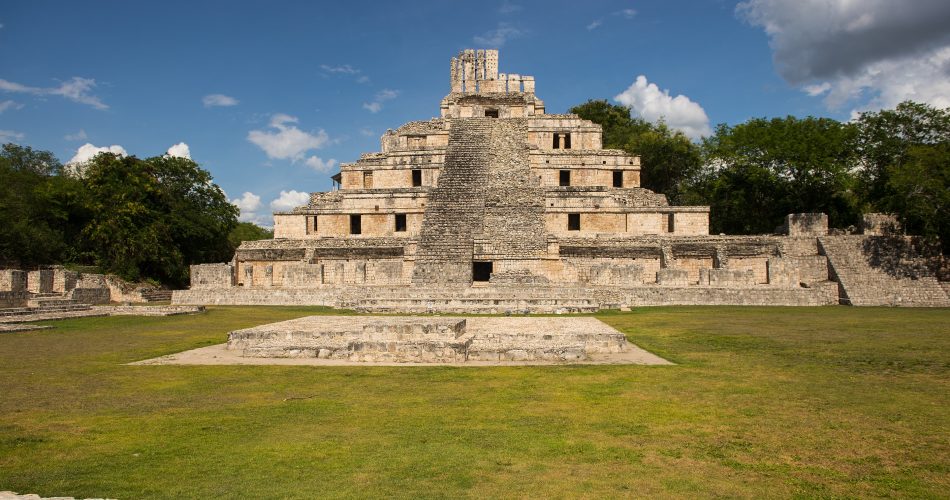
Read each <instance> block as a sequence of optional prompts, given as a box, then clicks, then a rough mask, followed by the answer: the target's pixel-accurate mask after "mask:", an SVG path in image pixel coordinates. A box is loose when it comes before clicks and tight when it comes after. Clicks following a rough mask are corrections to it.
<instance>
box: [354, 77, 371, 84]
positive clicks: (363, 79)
mask: <svg viewBox="0 0 950 500" xmlns="http://www.w3.org/2000/svg"><path fill="white" fill-rule="evenodd" d="M356 83H369V77H368V76H366V75H363V76H360V77H359V78H357V79H356Z"/></svg>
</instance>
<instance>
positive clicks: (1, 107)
mask: <svg viewBox="0 0 950 500" xmlns="http://www.w3.org/2000/svg"><path fill="white" fill-rule="evenodd" d="M8 109H23V105H22V104H20V103H18V102H16V101H10V100H6V101H0V113H3V112H4V111H6V110H8Z"/></svg>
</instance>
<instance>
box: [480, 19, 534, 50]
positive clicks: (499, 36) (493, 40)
mask: <svg viewBox="0 0 950 500" xmlns="http://www.w3.org/2000/svg"><path fill="white" fill-rule="evenodd" d="M524 34H525V32H524V31H522V30H520V29H518V28H515V27H514V26H512V25H511V24H509V23H505V22H501V23H498V26H497V27H496V28H495V29H493V30H490V31H487V32H485V33H482V34H481V35H476V36H475V37H473V38H472V40H473V41H474V42H475V43H476V44H478V45H479V46H482V47H485V48H489V49H498V48H501V47H502V46H503V45H505V43H506V42H507V41H508V40H511V39H512V38H518V37H520V36H523V35H524Z"/></svg>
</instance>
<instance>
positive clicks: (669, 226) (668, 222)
mask: <svg viewBox="0 0 950 500" xmlns="http://www.w3.org/2000/svg"><path fill="white" fill-rule="evenodd" d="M673 219H674V217H673V214H672V213H669V214H666V232H668V233H672V232H673V231H674V230H675V229H676V227H675V226H674V225H673Z"/></svg>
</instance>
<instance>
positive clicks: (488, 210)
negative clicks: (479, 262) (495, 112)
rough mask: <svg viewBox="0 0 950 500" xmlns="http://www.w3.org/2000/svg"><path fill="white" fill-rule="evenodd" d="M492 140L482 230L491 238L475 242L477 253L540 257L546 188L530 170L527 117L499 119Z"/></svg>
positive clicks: (490, 257) (544, 248) (544, 240)
mask: <svg viewBox="0 0 950 500" xmlns="http://www.w3.org/2000/svg"><path fill="white" fill-rule="evenodd" d="M490 141H491V142H490V144H489V163H488V165H489V168H488V177H487V178H486V179H485V181H484V182H485V183H486V184H487V187H488V191H487V193H486V196H485V217H484V220H483V225H482V228H481V235H479V239H480V240H483V241H485V242H486V243H485V244H484V245H481V246H480V247H476V253H477V254H479V255H480V256H482V257H484V258H486V259H488V260H493V259H494V258H496V257H504V258H506V259H531V258H537V257H541V256H543V255H544V254H545V253H546V252H547V238H546V233H547V231H546V230H545V227H544V190H543V189H542V188H541V184H540V182H539V180H538V178H537V177H535V176H534V174H532V173H531V164H530V160H529V158H528V151H529V148H528V122H527V120H526V119H524V118H509V119H503V120H496V123H495V124H494V126H493V127H492V134H491V139H490ZM497 271H498V269H496V272H497ZM502 272H504V271H502ZM493 277H495V276H493Z"/></svg>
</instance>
